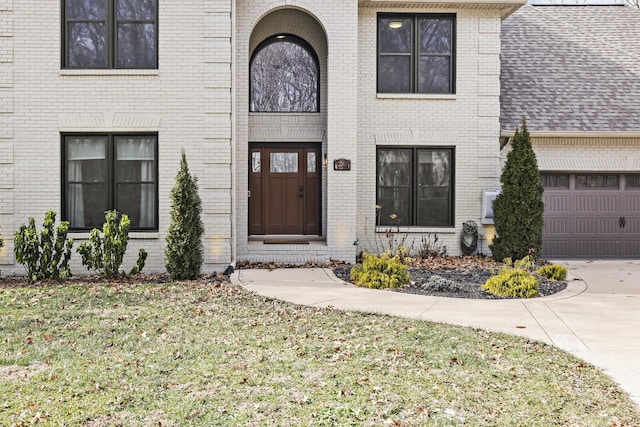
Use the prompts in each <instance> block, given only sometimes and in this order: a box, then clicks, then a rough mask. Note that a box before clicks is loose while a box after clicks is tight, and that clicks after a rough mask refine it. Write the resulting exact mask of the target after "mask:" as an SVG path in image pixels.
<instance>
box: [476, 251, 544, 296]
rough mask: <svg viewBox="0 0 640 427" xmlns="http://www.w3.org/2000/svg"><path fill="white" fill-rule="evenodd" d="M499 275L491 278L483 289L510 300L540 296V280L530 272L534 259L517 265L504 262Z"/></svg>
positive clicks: (520, 261) (527, 258)
mask: <svg viewBox="0 0 640 427" xmlns="http://www.w3.org/2000/svg"><path fill="white" fill-rule="evenodd" d="M504 263H505V265H504V266H502V267H500V269H499V270H498V274H496V275H495V276H492V277H490V278H489V279H488V280H487V281H486V282H485V284H484V285H482V289H483V290H485V291H487V292H489V293H490V294H493V295H497V296H500V297H510V298H533V297H537V296H538V295H540V291H539V288H538V279H536V277H535V276H534V275H533V274H532V273H531V272H530V270H531V268H532V267H533V259H532V258H531V257H528V256H527V257H525V258H523V259H521V260H517V261H516V262H515V263H512V262H511V259H505V260H504Z"/></svg>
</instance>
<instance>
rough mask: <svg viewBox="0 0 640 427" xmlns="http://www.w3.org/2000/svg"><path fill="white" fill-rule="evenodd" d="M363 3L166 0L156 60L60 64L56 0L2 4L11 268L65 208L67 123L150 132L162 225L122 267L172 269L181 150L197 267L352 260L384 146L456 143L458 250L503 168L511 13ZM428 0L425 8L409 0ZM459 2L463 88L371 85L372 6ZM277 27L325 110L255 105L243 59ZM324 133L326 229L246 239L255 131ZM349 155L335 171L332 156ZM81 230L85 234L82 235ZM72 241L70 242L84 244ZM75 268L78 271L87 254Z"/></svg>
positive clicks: (2, 197) (2, 193) (136, 243)
mask: <svg viewBox="0 0 640 427" xmlns="http://www.w3.org/2000/svg"><path fill="white" fill-rule="evenodd" d="M375 3H376V2H363V1H362V0H360V1H358V0H339V1H338V0H334V1H318V0H298V1H286V0H276V1H272V0H183V1H179V2H177V1H163V0H160V1H159V21H158V22H159V24H158V28H159V67H158V69H157V70H155V69H154V70H113V69H112V70H75V69H62V68H61V54H62V53H61V45H62V42H61V34H62V30H61V10H60V7H61V2H60V1H54V0H48V1H36V0H20V1H6V0H3V1H0V235H1V236H2V237H3V238H4V241H5V247H4V248H2V249H0V268H1V269H2V274H5V275H6V274H12V273H16V274H21V273H23V269H22V267H21V266H20V265H16V264H15V263H14V259H13V252H12V251H13V246H12V242H11V240H12V238H11V237H12V234H13V232H14V231H15V230H16V229H17V228H18V227H19V225H20V224H22V223H25V222H26V221H27V218H28V217H30V216H33V217H35V218H36V219H37V220H38V222H41V219H42V218H43V216H44V212H45V211H46V210H48V209H54V210H56V211H57V212H61V204H62V182H61V179H62V172H61V164H62V159H61V134H63V133H65V132H100V133H107V132H142V131H144V132H157V133H158V144H159V154H158V161H159V207H158V210H159V229H158V231H157V232H151V233H142V232H134V233H132V234H131V237H132V239H131V241H130V249H129V251H128V254H129V256H128V257H127V259H126V260H125V267H128V266H129V265H131V264H132V263H133V258H134V256H135V254H136V253H137V249H138V248H139V247H144V248H146V249H147V250H148V252H149V258H148V261H147V267H146V269H147V270H148V271H163V270H164V240H165V236H166V230H167V227H168V222H169V210H170V202H169V192H170V189H171V187H172V186H173V183H174V178H175V174H176V172H177V170H178V165H179V157H180V156H179V154H180V150H181V149H182V148H184V149H185V150H186V154H187V160H188V162H189V167H190V169H191V171H192V172H193V173H194V174H195V175H196V176H197V177H198V178H199V185H200V196H201V197H202V201H203V221H204V223H205V236H204V241H203V243H204V248H205V265H204V267H203V270H204V271H208V272H210V271H213V270H217V271H220V270H221V269H224V267H225V266H226V265H228V264H229V263H230V262H233V261H234V260H250V261H279V262H294V263H303V262H305V261H310V260H314V261H328V260H329V259H340V260H346V261H353V259H354V257H355V254H356V248H355V247H354V245H353V243H354V241H355V240H356V239H357V240H358V241H359V242H360V243H361V244H363V245H366V242H367V241H371V240H374V239H375V236H374V234H373V233H374V228H373V227H371V226H367V225H366V224H367V222H368V223H369V225H372V224H373V222H372V221H374V216H375V182H376V174H375V171H376V165H375V155H376V154H375V153H376V146H378V145H387V146H388V145H391V146H393V145H411V146H436V145H437V146H449V147H454V149H455V159H456V163H455V221H454V227H451V228H410V229H407V230H406V231H408V232H409V233H410V236H411V237H412V238H414V237H415V238H416V240H417V241H419V240H420V238H421V236H422V235H423V234H424V233H437V234H438V236H439V237H440V241H441V242H442V243H443V244H444V245H446V246H447V252H448V253H449V254H456V253H459V244H458V241H459V235H460V231H461V228H462V222H464V221H466V220H475V221H477V222H478V223H479V220H480V203H481V190H482V189H484V188H492V187H496V186H497V185H498V184H499V182H498V177H499V165H500V153H499V146H498V143H497V141H498V138H499V131H500V129H499V114H500V111H499V95H500V93H499V91H500V85H499V72H500V62H499V52H500V22H501V17H502V15H503V14H504V11H502V10H500V9H499V8H498V9H496V8H495V7H493V6H487V8H486V9H483V8H482V7H479V6H478V5H476V6H474V7H472V8H464V7H459V8H458V7H456V8H454V9H434V8H432V7H431V6H429V5H428V3H429V2H414V3H415V4H414V6H415V7H412V8H410V9H407V8H402V7H397V8H380V7H374V6H371V4H375ZM420 3H424V8H422V7H421V6H416V4H420ZM421 11H424V12H429V13H439V12H442V13H454V14H456V28H457V34H456V39H457V44H456V50H455V55H456V64H457V66H456V68H457V71H456V93H455V94H454V95H443V96H428V95H407V96H402V95H394V96H391V95H387V96H383V95H378V94H376V15H377V13H378V12H411V13H416V12H418V13H419V12H421ZM276 33H289V34H294V35H297V36H299V37H301V38H303V39H305V40H306V41H307V42H308V43H309V44H310V45H311V46H312V47H313V49H314V50H315V52H316V54H317V55H318V59H319V62H320V99H321V102H320V112H319V113H314V114H288V115H282V114H252V113H249V108H248V98H249V95H248V93H249V84H248V81H249V76H248V70H249V59H250V57H251V54H252V52H253V50H254V49H255V48H256V46H257V45H258V44H259V43H260V42H261V41H263V40H264V39H265V38H267V37H269V36H271V35H274V34H276ZM270 141H278V142H286V141H290V142H303V141H304V142H317V143H319V144H321V147H322V154H323V155H325V154H326V156H327V160H328V163H329V167H328V168H326V169H323V171H322V194H323V195H322V225H323V230H322V236H321V239H319V241H317V242H313V241H312V242H310V244H309V245H262V244H256V243H255V242H253V241H252V240H251V239H250V236H248V219H247V211H248V198H247V192H248V179H247V177H248V147H249V143H250V142H270ZM338 158H346V159H349V160H351V170H350V171H334V170H333V168H332V167H331V165H332V163H333V160H334V159H338ZM72 237H74V238H76V241H77V242H80V241H82V240H83V239H86V237H87V233H73V234H72ZM76 246H77V244H76ZM73 260H74V261H73V272H74V273H75V274H82V273H84V272H85V271H86V270H84V268H82V267H81V266H80V257H79V256H78V255H74V257H73Z"/></svg>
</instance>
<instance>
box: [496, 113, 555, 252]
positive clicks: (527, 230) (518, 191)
mask: <svg viewBox="0 0 640 427" xmlns="http://www.w3.org/2000/svg"><path fill="white" fill-rule="evenodd" d="M511 144H512V150H511V151H510V152H509V154H508V155H507V161H506V163H505V164H504V168H503V170H502V174H501V175H500V183H501V184H502V190H501V192H500V194H499V195H498V197H496V199H495V201H494V202H493V216H494V218H493V219H494V222H495V227H496V237H495V239H494V240H493V243H492V244H491V245H489V248H490V249H491V253H492V254H493V258H494V259H495V260H497V261H500V260H503V259H505V258H511V259H521V258H523V257H525V256H526V255H527V254H530V253H533V254H536V255H537V254H539V253H540V249H541V248H542V228H543V224H544V222H543V214H544V203H543V200H542V195H543V187H542V182H541V180H540V172H539V170H538V163H537V160H536V155H535V153H534V151H533V148H532V147H531V140H530V138H529V132H528V131H527V123H526V121H525V120H524V118H523V119H522V129H521V130H518V129H516V134H515V136H514V137H513V139H512V142H511Z"/></svg>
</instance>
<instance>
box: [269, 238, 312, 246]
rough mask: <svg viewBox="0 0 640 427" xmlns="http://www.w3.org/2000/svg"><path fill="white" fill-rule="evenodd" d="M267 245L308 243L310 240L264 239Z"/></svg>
mask: <svg viewBox="0 0 640 427" xmlns="http://www.w3.org/2000/svg"><path fill="white" fill-rule="evenodd" d="M264 244H265V245H308V244H309V241H308V240H295V239H264Z"/></svg>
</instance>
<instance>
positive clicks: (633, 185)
mask: <svg viewBox="0 0 640 427" xmlns="http://www.w3.org/2000/svg"><path fill="white" fill-rule="evenodd" d="M625 188H626V189H628V190H638V189H640V174H629V175H625Z"/></svg>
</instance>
